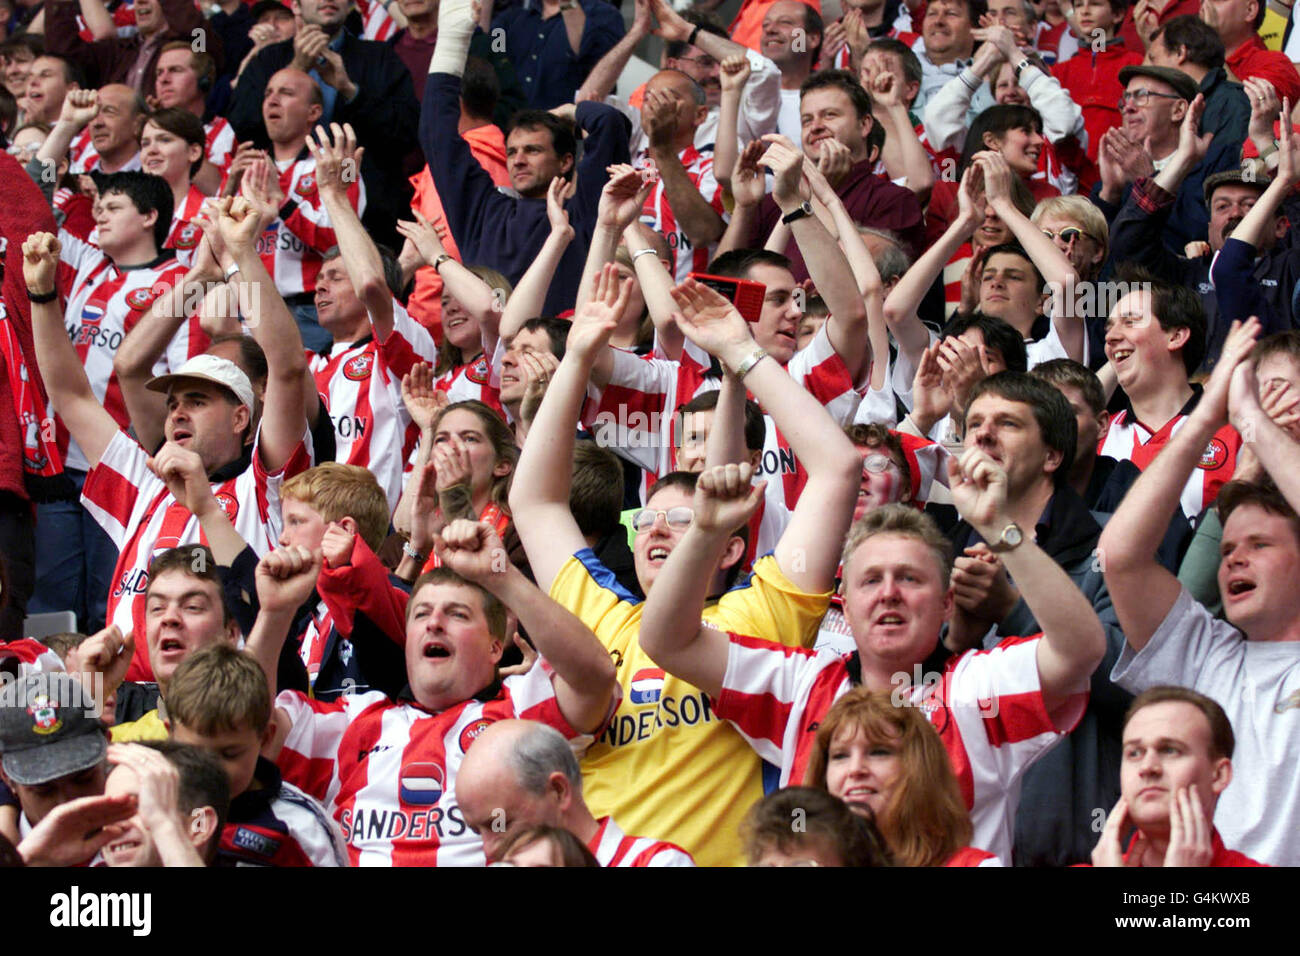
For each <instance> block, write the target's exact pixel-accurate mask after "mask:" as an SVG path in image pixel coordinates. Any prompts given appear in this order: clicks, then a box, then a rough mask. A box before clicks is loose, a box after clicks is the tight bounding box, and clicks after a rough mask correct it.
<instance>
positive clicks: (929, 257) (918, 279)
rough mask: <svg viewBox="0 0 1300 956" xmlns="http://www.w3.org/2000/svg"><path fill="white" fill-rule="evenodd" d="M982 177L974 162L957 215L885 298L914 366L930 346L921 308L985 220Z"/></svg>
mask: <svg viewBox="0 0 1300 956" xmlns="http://www.w3.org/2000/svg"><path fill="white" fill-rule="evenodd" d="M982 179H983V173H982V171H981V170H980V168H979V167H978V166H977V165H975V164H972V165H971V166H970V168H969V169H967V170H966V173H965V175H963V176H962V179H961V188H960V189H959V191H958V193H957V199H958V213H957V218H956V219H954V220H953V221H952V225H950V226H949V227H948V229H947V231H946V232H945V233H944V234H943V235H942V236H941V237H940V239H939V241H938V242H936V243H935V244H934V245H932V246H931V247H930V248H929V249H927V250H925V253H924V254H923V255H922V256H921V258H919V259H917V260H916V262H915V263H913V264H912V268H910V269H908V270H907V271H906V272H905V273H903V276H902V278H900V279H899V280H898V284H897V285H895V286H894V289H893V291H892V292H890V293H889V296H888V297H887V298H886V299H885V322H886V323H887V324H888V325H889V331H890V332H892V333H894V341H896V342H897V343H898V349H899V351H900V352H901V353H902V354H903V355H905V356H906V357H907V359H908V361H910V362H911V363H912V365H913V366H916V365H919V364H920V361H921V353H922V352H924V351H925V350H926V349H927V348H929V346H930V333H929V331H927V330H926V328H925V325H924V324H923V323H922V322H921V319H920V317H919V316H918V315H917V310H918V309H919V308H920V307H921V302H922V300H924V299H925V296H926V293H928V292H929V291H930V286H932V285H933V284H934V280H935V279H937V278H938V277H939V276H940V275H941V274H942V273H943V267H944V266H945V265H947V264H948V260H950V259H951V258H952V257H953V255H954V253H956V252H957V250H958V249H960V248H961V245H962V243H964V242H966V241H967V240H968V239H970V237H971V236H973V235H974V234H975V229H976V227H977V226H979V224H980V222H981V221H983V218H984V217H983V214H982V210H983V202H984V199H983V196H982V195H977V193H980V192H982V189H981V182H982ZM977 210H979V212H977Z"/></svg>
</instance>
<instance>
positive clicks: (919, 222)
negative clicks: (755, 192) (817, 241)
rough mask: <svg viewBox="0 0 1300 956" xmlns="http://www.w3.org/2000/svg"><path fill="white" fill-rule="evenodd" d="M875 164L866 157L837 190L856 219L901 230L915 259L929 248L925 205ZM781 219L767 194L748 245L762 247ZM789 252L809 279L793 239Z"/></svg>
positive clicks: (795, 268) (798, 275)
mask: <svg viewBox="0 0 1300 956" xmlns="http://www.w3.org/2000/svg"><path fill="white" fill-rule="evenodd" d="M873 165H874V164H873V163H871V162H870V161H869V160H865V159H864V160H863V161H862V162H860V163H858V164H857V165H855V166H854V167H853V168H852V169H850V170H849V172H848V175H846V176H845V177H844V180H843V181H842V182H841V183H840V184H839V186H838V187H837V188H836V190H835V191H836V192H837V193H838V194H839V197H840V199H842V200H843V201H844V208H845V209H847V210H848V213H849V217H850V218H851V219H852V220H853V221H854V222H856V223H858V224H859V225H862V226H874V227H875V228H877V229H889V230H892V231H893V232H895V233H897V234H898V236H899V238H901V239H902V240H903V249H904V251H906V252H907V254H908V255H909V256H911V257H912V258H913V259H915V258H916V257H917V256H918V255H920V253H921V252H922V251H923V250H924V249H925V225H924V220H923V218H922V216H921V204H920V203H919V202H917V199H916V194H915V193H913V192H912V191H911V190H910V189H906V188H904V187H903V186H896V185H895V184H894V183H891V182H890V181H889V180H888V179H884V178H882V177H880V176H877V175H876V174H875V173H873V172H872V171H871V169H872V166H873ZM780 219H781V209H780V207H779V206H777V204H776V200H775V199H773V198H772V197H771V196H767V197H765V198H764V199H763V202H762V204H760V205H759V207H758V226H757V228H756V229H755V230H754V231H752V232H751V233H750V235H749V242H748V243H747V247H748V248H751V249H761V248H762V247H763V243H765V242H767V237H768V236H769V235H770V234H771V232H772V229H773V227H774V226H776V224H777V222H778V221H779V220H780ZM785 254H786V255H787V256H788V257H789V258H790V267H791V271H792V272H793V273H794V277H795V279H796V280H798V281H800V282H802V281H803V280H804V279H806V278H808V268H807V266H805V265H804V261H803V256H802V255H801V254H800V252H799V247H798V244H797V243H795V241H794V240H793V239H791V240H790V244H789V245H788V246H787V247H786V250H785Z"/></svg>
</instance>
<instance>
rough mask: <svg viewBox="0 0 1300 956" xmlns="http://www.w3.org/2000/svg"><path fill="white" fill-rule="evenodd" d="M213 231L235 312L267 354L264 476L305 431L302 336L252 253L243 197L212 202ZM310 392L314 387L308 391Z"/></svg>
mask: <svg viewBox="0 0 1300 956" xmlns="http://www.w3.org/2000/svg"><path fill="white" fill-rule="evenodd" d="M215 211H216V215H217V229H218V231H219V232H220V233H221V239H222V242H224V243H225V246H226V250H227V251H228V252H229V254H230V257H231V259H232V261H233V263H234V265H235V266H237V267H238V271H239V277H240V295H241V299H242V298H243V297H245V296H247V300H248V301H247V302H244V301H241V303H240V311H241V312H242V313H243V314H244V315H245V316H246V318H247V320H248V325H249V327H250V328H251V329H252V330H253V337H254V338H255V339H256V340H257V344H258V345H260V346H262V351H263V352H265V353H266V366H267V373H266V395H265V396H264V398H263V400H262V423H261V426H260V429H259V436H258V448H259V454H260V456H261V459H262V465H263V466H264V467H265V468H266V470H267V472H269V473H272V474H274V473H275V472H278V471H279V470H280V469H281V468H283V467H284V466H285V464H286V463H287V462H288V461H289V456H290V455H292V454H293V450H294V449H295V448H297V447H298V443H299V442H300V441H302V436H303V434H304V433H305V432H306V430H307V414H306V411H305V408H304V404H303V393H304V385H303V382H304V379H309V378H310V375H309V373H308V371H307V359H306V355H305V353H304V352H303V347H302V336H301V335H300V334H299V333H298V325H297V323H295V322H294V320H293V315H292V313H290V312H289V307H288V306H287V305H285V304H284V299H282V298H280V293H279V292H277V291H276V288H275V281H274V280H273V279H272V278H271V276H270V275H269V274H268V273H267V271H266V266H265V265H263V264H262V257H261V256H259V255H258V254H257V237H258V235H259V234H260V232H261V229H262V225H263V223H262V217H261V216H260V215H259V214H258V212H257V211H256V210H255V209H254V208H253V206H252V205H251V204H250V203H249V202H248V201H247V200H245V199H244V198H243V197H242V196H240V197H236V198H234V199H221V200H217V201H216V205H215ZM313 388H314V386H313Z"/></svg>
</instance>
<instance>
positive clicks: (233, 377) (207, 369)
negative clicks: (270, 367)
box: [145, 353, 253, 414]
mask: <svg viewBox="0 0 1300 956" xmlns="http://www.w3.org/2000/svg"><path fill="white" fill-rule="evenodd" d="M195 378H197V379H200V380H202V381H205V382H214V383H215V384H217V385H221V386H222V387H224V388H227V389H229V390H230V391H231V392H233V393H234V395H235V397H236V398H237V399H239V403H240V404H241V405H247V406H248V411H249V413H250V414H251V413H252V411H253V386H252V384H251V383H250V382H249V381H248V376H247V375H245V374H244V372H243V370H242V369H240V367H239V366H238V365H236V364H235V363H234V362H232V361H230V359H223V358H218V357H217V356H215V355H208V354H206V353H204V354H203V355H196V356H194V357H193V358H192V359H190V360H189V361H187V362H186V363H185V364H184V365H182V366H181V367H180V368H178V369H177V370H176V371H174V372H172V373H171V374H170V375H159V376H158V377H157V378H152V379H150V380H149V381H148V382H147V383H146V386H145V387H146V388H149V389H152V390H153V391H155V392H163V393H166V392H170V391H171V390H172V386H173V385H175V383H176V382H178V381H180V380H181V379H195Z"/></svg>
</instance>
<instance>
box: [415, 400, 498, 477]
mask: <svg viewBox="0 0 1300 956" xmlns="http://www.w3.org/2000/svg"><path fill="white" fill-rule="evenodd" d="M447 444H450V445H452V446H453V447H455V448H457V449H460V450H462V451H463V452H464V453H465V454H466V455H467V456H468V457H469V468H470V494H471V495H472V496H473V497H474V498H475V499H478V498H479V497H480V496H482V495H485V494H487V492H488V490H489V489H490V488H491V487H492V479H493V478H496V477H497V476H498V475H503V474H509V472H510V464H509V461H502V462H498V461H497V453H496V449H495V448H494V447H493V446H492V440H491V438H489V437H488V433H487V429H486V428H484V426H483V422H482V421H480V420H479V417H478V416H477V415H475V414H474V413H473V412H471V411H467V410H466V409H463V408H456V409H453V410H452V411H450V412H447V414H445V415H443V416H442V420H441V421H440V422H438V428H437V431H435V432H434V436H433V447H434V448H435V449H437V448H438V447H439V446H440V445H447Z"/></svg>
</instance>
